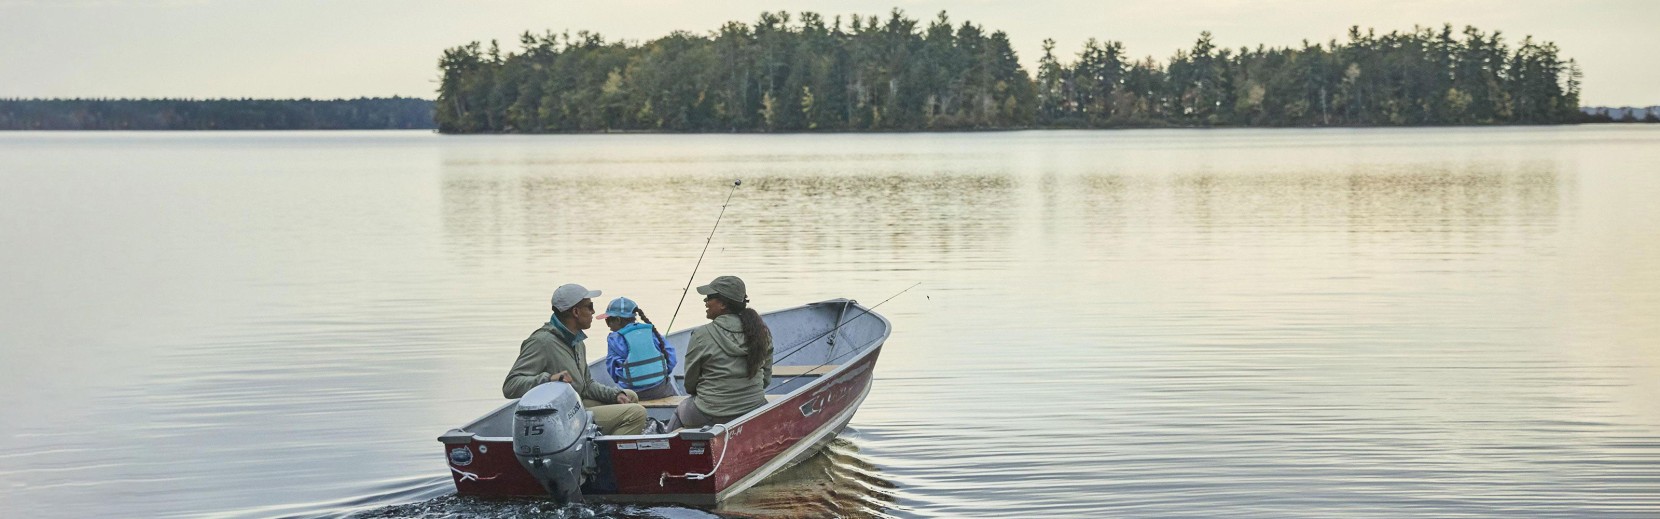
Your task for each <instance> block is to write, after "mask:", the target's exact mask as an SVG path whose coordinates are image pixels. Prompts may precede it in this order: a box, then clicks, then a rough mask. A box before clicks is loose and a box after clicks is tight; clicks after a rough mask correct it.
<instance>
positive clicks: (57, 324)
mask: <svg viewBox="0 0 1660 519" xmlns="http://www.w3.org/2000/svg"><path fill="white" fill-rule="evenodd" d="M1657 165H1660V125H1647V126H1612V125H1609V126H1583V127H1555V128H1481V129H1363V130H1214V131H1186V130H1166V131H1103V132H1093V131H1076V132H1073V131H1034V132H1013V133H958V134H888V135H853V134H850V135H623V136H478V137H446V136H438V135H432V134H427V133H404V132H378V133H326V132H293V133H182V132H181V133H3V134H0V268H3V270H0V393H4V394H5V395H6V399H5V400H6V403H5V404H4V406H3V407H0V447H3V448H0V515H4V516H7V517H196V516H202V517H269V516H296V517H306V516H342V515H350V514H360V513H364V514H371V515H377V516H403V515H414V516H444V515H446V514H450V515H484V516H489V515H501V516H507V515H515V514H535V513H540V512H545V511H546V510H543V508H542V506H541V505H540V504H539V503H535V502H505V503H504V502H475V501H471V500H467V499H460V498H456V497H454V496H453V493H454V487H453V485H452V484H451V482H450V475H449V473H448V471H447V470H446V468H445V467H446V466H445V463H444V458H443V454H442V448H441V445H440V444H439V443H438V442H437V441H436V440H435V438H436V437H437V436H438V435H439V434H440V433H442V432H444V431H445V430H446V429H449V428H451V427H455V426H458V425H461V424H463V423H464V422H466V421H469V420H471V419H473V418H475V417H477V416H478V415H481V414H483V413H484V412H485V411H487V410H489V409H492V408H494V407H495V406H497V405H499V404H500V403H501V402H502V399H501V394H500V385H501V380H502V377H503V375H504V374H505V372H506V370H507V368H508V366H509V365H510V364H511V363H512V361H513V359H514V357H515V356H516V354H517V352H518V345H519V342H520V341H521V340H522V339H524V337H525V335H527V334H528V333H529V332H530V331H531V330H533V329H535V328H536V327H537V326H539V325H540V324H541V323H543V322H545V321H546V320H547V300H548V296H549V294H550V293H551V291H552V290H553V288H554V287H555V286H557V285H559V284H561V283H566V282H580V283H583V284H585V285H588V286H590V287H593V288H598V289H601V290H603V291H604V292H605V294H604V297H602V299H606V300H609V298H610V297H614V296H621V295H626V296H629V297H631V298H633V299H635V300H637V301H639V302H640V303H641V305H642V307H643V308H645V309H646V310H647V311H648V312H650V314H651V315H652V316H653V317H654V318H656V319H657V320H658V321H659V322H660V323H662V322H666V321H667V320H668V318H669V317H670V315H671V314H672V313H674V309H675V305H676V301H677V299H678V297H679V295H680V293H681V289H682V287H683V286H684V285H685V284H686V281H687V276H688V275H689V274H690V273H691V269H692V265H693V263H694V262H695V261H696V260H697V257H698V251H699V248H700V247H701V246H702V245H703V244H704V241H705V239H706V238H707V237H708V234H709V230H710V226H711V225H712V224H713V223H714V221H715V217H716V214H717V213H719V212H720V210H721V203H722V201H723V200H724V198H725V196H726V195H727V193H728V192H729V190H730V188H729V186H730V182H731V179H733V178H742V179H743V180H744V184H743V187H741V188H739V190H738V191H737V193H736V195H735V196H734V197H733V198H732V202H731V205H730V207H728V208H727V210H726V213H725V219H724V220H723V221H722V222H721V224H720V229H719V231H718V232H717V233H716V234H715V236H714V241H713V246H712V247H711V248H710V249H709V253H708V257H707V258H706V259H705V260H704V261H703V265H702V268H701V270H699V272H698V274H697V278H698V280H699V281H700V282H701V281H705V280H707V279H709V278H712V277H714V276H716V275H720V274H736V275H740V276H742V277H743V278H744V279H745V280H747V281H748V282H749V288H750V292H751V294H752V296H751V299H752V300H753V301H754V302H755V304H756V305H757V306H758V307H759V308H761V309H763V310H766V309H775V308H783V307H788V306H795V305H798V304H802V303H805V302H809V301H817V300H822V299H828V298H835V297H849V298H854V299H858V300H860V301H862V302H864V303H865V304H867V305H870V304H875V303H878V302H881V301H882V300H884V299H886V298H888V297H890V296H892V295H893V294H894V293H896V292H898V291H900V290H902V289H904V288H905V287H907V286H910V285H912V284H915V283H921V285H920V286H918V287H917V288H915V289H913V290H911V291H910V292H908V293H906V294H904V295H902V296H899V297H897V298H895V299H893V300H892V301H891V302H888V303H887V304H885V305H883V306H881V307H880V308H878V310H877V311H878V312H880V313H882V314H884V315H885V316H887V317H888V318H889V319H891V320H892V322H893V325H894V329H893V335H892V337H891V339H890V340H889V341H888V343H887V346H886V348H885V349H884V351H883V354H882V358H881V362H880V363H879V365H878V367H877V370H876V382H875V387H874V389H873V390H872V392H871V394H870V397H869V398H868V399H867V400H866V401H865V403H864V406H863V407H862V408H861V409H860V410H859V413H858V415H857V416H855V417H854V419H853V423H852V424H851V426H850V427H849V429H848V430H847V431H846V432H845V433H844V434H843V435H842V436H841V440H839V441H838V442H837V443H835V444H834V445H832V446H831V447H830V449H829V450H828V451H827V453H826V454H825V455H823V456H820V457H818V458H815V459H813V460H811V461H810V462H808V463H806V464H804V465H801V466H798V467H797V468H795V469H793V470H791V471H788V472H785V473H782V474H780V475H779V476H777V477H775V478H774V479H773V480H770V481H769V482H767V483H765V484H763V485H761V486H759V487H757V488H755V489H754V490H751V491H749V492H747V493H745V494H743V495H741V496H740V497H739V498H737V499H735V500H734V501H732V502H729V503H727V504H725V505H723V506H722V507H721V508H719V509H716V510H713V511H712V512H714V513H722V514H725V513H730V514H740V515H745V516H756V517H768V516H792V515H806V516H815V515H829V514H838V515H844V516H855V517H859V516H876V517H882V516H896V517H1094V516H1128V517H1171V516H1184V517H1334V516H1335V517H1402V516H1422V517H1505V518H1508V517H1520V516H1527V517H1551V516H1556V517H1588V516H1598V517H1656V516H1660V167H1657ZM602 304H603V303H602ZM686 308H687V309H689V310H682V311H681V313H680V316H679V319H678V322H677V324H676V328H677V329H678V328H684V327H687V326H689V325H695V324H700V323H701V322H703V320H702V318H701V311H699V308H700V307H699V303H698V302H697V301H696V300H690V299H689V302H688V304H687V306H686ZM599 331H602V330H598V329H596V330H594V332H595V333H597V332H599ZM594 344H596V345H598V344H602V343H600V342H599V341H594ZM596 349H597V348H596ZM388 507H392V508H388ZM594 511H595V512H597V513H599V514H600V515H617V516H630V517H652V516H666V517H708V516H709V513H708V512H710V511H702V510H695V509H687V508H676V507H615V506H613V507H600V508H598V509H596V510H594Z"/></svg>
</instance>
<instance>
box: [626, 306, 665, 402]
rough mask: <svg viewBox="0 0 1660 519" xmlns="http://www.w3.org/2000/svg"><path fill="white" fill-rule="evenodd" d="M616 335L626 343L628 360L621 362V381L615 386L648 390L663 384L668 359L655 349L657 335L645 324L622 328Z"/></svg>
mask: <svg viewBox="0 0 1660 519" xmlns="http://www.w3.org/2000/svg"><path fill="white" fill-rule="evenodd" d="M617 333H619V334H622V338H623V341H624V342H627V343H628V358H627V359H624V360H623V379H622V380H618V381H617V385H619V386H622V387H624V388H628V389H649V388H653V387H657V385H658V384H661V383H663V380H664V377H667V376H668V374H669V359H668V357H665V356H664V355H663V351H662V350H659V349H657V334H655V333H652V327H651V325H649V324H646V323H639V322H637V323H634V324H630V325H628V326H624V327H623V328H622V329H621V330H617Z"/></svg>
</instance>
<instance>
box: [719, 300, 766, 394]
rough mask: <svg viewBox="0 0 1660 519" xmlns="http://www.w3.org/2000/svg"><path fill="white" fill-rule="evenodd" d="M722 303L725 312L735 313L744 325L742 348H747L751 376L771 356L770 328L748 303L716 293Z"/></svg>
mask: <svg viewBox="0 0 1660 519" xmlns="http://www.w3.org/2000/svg"><path fill="white" fill-rule="evenodd" d="M715 297H717V298H720V302H721V304H722V305H725V306H726V313H729V314H736V315H737V316H738V322H739V323H740V324H743V326H744V349H746V350H749V355H748V356H747V357H746V360H748V361H749V376H751V377H753V376H755V374H756V373H760V372H761V364H762V363H764V362H765V361H766V360H768V359H771V358H772V330H769V329H767V323H766V322H765V321H762V320H761V314H760V313H758V312H756V311H755V309H753V308H749V305H747V304H745V303H740V302H737V301H733V300H731V299H727V298H726V296H721V295H716V296H715Z"/></svg>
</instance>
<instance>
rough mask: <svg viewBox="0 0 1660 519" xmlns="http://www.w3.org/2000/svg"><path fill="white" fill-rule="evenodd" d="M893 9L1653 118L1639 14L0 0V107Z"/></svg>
mask: <svg viewBox="0 0 1660 519" xmlns="http://www.w3.org/2000/svg"><path fill="white" fill-rule="evenodd" d="M894 7H898V8H900V9H903V10H904V11H905V12H906V14H907V15H909V16H910V17H912V18H918V19H922V20H924V21H926V20H931V19H932V18H934V16H935V15H936V14H937V13H938V12H939V11H941V10H946V11H948V12H949V14H950V16H951V19H952V21H953V22H954V23H959V24H960V23H961V22H963V21H965V20H966V21H972V22H974V23H975V24H977V25H983V26H986V27H988V28H990V29H992V30H1001V31H1004V32H1006V33H1008V34H1009V37H1010V39H1011V40H1012V41H1013V42H1014V45H1015V50H1016V51H1018V52H1019V53H1020V58H1021V61H1022V62H1024V63H1025V64H1026V65H1027V67H1028V70H1030V69H1031V68H1032V64H1033V63H1035V62H1036V60H1037V57H1038V55H1039V53H1040V52H1041V51H1040V47H1041V44H1042V41H1043V39H1044V38H1053V39H1054V40H1055V41H1056V43H1057V52H1058V53H1060V54H1061V55H1062V56H1063V58H1064V59H1067V60H1070V59H1071V57H1072V56H1073V55H1074V54H1075V53H1076V52H1077V50H1078V48H1079V47H1080V46H1081V45H1082V43H1083V41H1084V40H1085V39H1088V38H1098V39H1102V40H1118V41H1121V42H1124V45H1125V46H1126V48H1127V50H1128V52H1129V53H1130V54H1131V55H1132V56H1136V57H1144V56H1154V57H1156V58H1158V59H1159V60H1160V61H1164V60H1166V59H1167V58H1169V57H1170V56H1171V55H1172V54H1173V53H1174V52H1175V50H1176V49H1177V48H1188V47H1190V46H1191V45H1192V43H1193V40H1194V39H1195V38H1197V36H1198V34H1199V31H1202V30H1209V31H1211V32H1212V33H1213V34H1214V38H1215V41H1216V43H1217V44H1218V45H1219V46H1226V47H1235V48H1237V47H1240V46H1247V45H1248V46H1252V47H1255V46H1256V45H1257V44H1259V43H1262V44H1267V45H1269V46H1289V45H1298V44H1299V43H1300V42H1301V41H1302V40H1304V39H1308V40H1311V41H1316V42H1324V41H1327V40H1330V39H1332V38H1343V37H1344V34H1345V33H1346V31H1347V30H1348V27H1349V26H1350V25H1360V26H1361V27H1374V28H1376V29H1378V31H1379V32H1388V31H1391V30H1401V31H1408V30H1411V29H1412V27H1413V25H1415V24H1416V25H1429V26H1437V27H1438V26H1440V25H1441V24H1442V23H1452V24H1454V25H1455V26H1458V27H1462V26H1464V25H1475V26H1477V27H1480V28H1482V29H1484V30H1488V31H1491V30H1495V29H1497V30H1502V31H1504V34H1505V35H1507V40H1508V41H1509V42H1511V43H1512V44H1514V43H1515V42H1518V41H1520V40H1521V38H1522V37H1523V36H1525V35H1533V36H1534V37H1535V39H1538V40H1545V41H1552V42H1556V44H1557V45H1558V46H1559V47H1561V51H1562V52H1561V55H1562V56H1564V57H1567V58H1575V59H1577V60H1579V63H1580V65H1581V67H1582V68H1583V69H1584V71H1585V84H1584V95H1583V99H1582V101H1583V103H1584V104H1586V105H1616V106H1617V105H1641V106H1648V105H1657V104H1660V66H1657V65H1656V63H1660V58H1656V57H1655V53H1656V52H1657V51H1660V23H1657V22H1660V16H1657V15H1660V1H1656V0H1585V1H1573V0H1463V1H1431V0H1318V1H1316V0H1094V1H1065V0H963V1H958V2H935V1H904V0H886V1H865V0H855V1H842V2H832V1H782V0H780V1H770V2H763V1H753V0H735V1H727V2H718V1H716V2H712V1H708V0H609V1H607V0H598V1H596V0H585V1H572V0H0V97H277V98H294V97H312V98H336V97H361V96H390V95H403V96H415V97H425V98H431V97H433V96H434V93H433V90H434V88H435V85H436V78H437V76H438V72H437V62H438V56H439V54H440V53H441V52H442V51H443V49H445V48H447V47H453V46H456V45H459V44H464V43H467V42H469V41H473V40H481V41H488V40H490V39H500V40H502V41H503V47H504V48H507V49H516V48H517V46H518V44H517V41H518V40H517V35H518V34H520V33H522V32H524V31H526V30H529V31H532V32H537V33H541V32H543V31H547V30H553V31H556V32H562V31H565V30H570V31H572V32H575V31H578V30H590V31H595V32H598V33H600V34H603V35H605V36H606V37H607V38H608V39H612V40H614V39H628V40H635V41H645V40H650V39H652V38H656V37H659V36H662V35H665V34H668V33H669V32H670V31H674V30H687V31H692V32H696V33H700V34H703V33H708V32H709V31H712V30H714V29H715V28H717V27H719V26H720V24H722V23H723V22H726V21H731V20H737V21H743V22H746V23H747V22H750V21H753V20H754V19H755V18H756V16H757V15H758V14H759V13H760V12H761V11H763V10H772V11H777V10H784V11H790V12H800V11H814V12H818V13H821V14H824V15H825V16H826V18H829V17H831V16H834V15H838V14H839V15H847V14H852V13H858V14H865V15H869V14H881V15H885V14H886V13H887V12H888V11H889V10H890V9H892V8H894Z"/></svg>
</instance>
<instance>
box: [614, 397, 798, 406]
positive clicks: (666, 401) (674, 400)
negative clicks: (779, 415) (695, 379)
mask: <svg viewBox="0 0 1660 519" xmlns="http://www.w3.org/2000/svg"><path fill="white" fill-rule="evenodd" d="M783 397H784V395H767V401H768V402H771V401H773V400H777V399H780V398H783ZM685 399H686V395H674V396H671V397H667V398H659V399H656V400H641V401H640V405H643V406H646V407H671V408H672V407H679V406H680V401H682V400H685Z"/></svg>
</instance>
